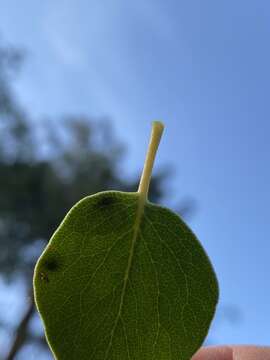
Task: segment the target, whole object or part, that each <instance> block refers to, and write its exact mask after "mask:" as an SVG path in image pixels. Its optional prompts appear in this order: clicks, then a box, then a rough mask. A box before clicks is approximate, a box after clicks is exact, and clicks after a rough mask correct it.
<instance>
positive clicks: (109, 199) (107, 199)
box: [96, 195, 116, 208]
mask: <svg viewBox="0 0 270 360" xmlns="http://www.w3.org/2000/svg"><path fill="white" fill-rule="evenodd" d="M115 202H116V199H115V197H114V196H112V195H103V196H102V197H101V198H100V199H98V200H97V202H96V207H97V208H99V207H103V206H109V205H112V204H114V203H115Z"/></svg>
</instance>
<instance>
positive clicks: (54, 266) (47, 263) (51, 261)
mask: <svg viewBox="0 0 270 360" xmlns="http://www.w3.org/2000/svg"><path fill="white" fill-rule="evenodd" d="M43 266H44V268H45V269H46V270H48V271H57V270H58V269H59V267H60V264H59V261H58V260H57V259H55V258H48V259H45V260H44V263H43Z"/></svg>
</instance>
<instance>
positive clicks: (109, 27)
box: [0, 0, 270, 344]
mask: <svg viewBox="0 0 270 360" xmlns="http://www.w3.org/2000/svg"><path fill="white" fill-rule="evenodd" d="M0 31H1V33H2V36H3V38H4V39H5V40H6V41H8V42H9V43H12V44H16V45H21V46H22V47H24V48H25V49H26V50H27V56H26V60H27V61H26V63H25V67H24V70H23V72H22V74H21V76H20V78H19V81H18V82H17V83H16V89H17V93H18V95H19V97H20V100H21V103H22V104H23V105H24V106H25V107H26V108H28V109H29V111H30V112H31V113H32V114H34V116H35V118H36V119H37V120H36V121H44V118H45V116H46V115H50V116H51V117H55V118H57V116H60V115H62V114H65V113H76V114H77V113H79V114H89V115H93V116H108V117H110V118H112V121H113V123H114V125H115V130H116V133H117V135H118V137H119V138H120V139H122V140H123V141H124V142H125V143H127V144H128V145H129V152H128V156H127V157H126V158H125V161H124V162H123V168H125V169H127V171H123V176H128V175H129V174H134V173H136V172H137V171H138V170H140V169H141V167H142V163H143V159H144V153H145V150H146V146H147V142H148V136H149V132H150V123H151V121H152V120H153V119H161V120H163V121H164V123H165V124H166V129H165V133H164V136H163V139H162V143H161V146H160V151H159V154H158V158H157V161H156V167H157V168H158V167H159V168H162V167H163V166H166V165H167V164H169V165H171V166H172V167H173V168H174V172H173V174H172V175H171V179H170V180H169V181H168V182H167V188H168V190H167V196H166V199H165V200H164V203H165V204H166V205H168V206H177V202H178V199H181V198H183V197H185V196H192V197H194V198H195V199H196V201H197V203H198V205H199V209H198V212H197V214H196V216H195V217H194V219H192V221H191V222H190V225H191V227H192V228H193V230H194V231H195V232H196V234H197V235H198V237H199V238H200V240H201V242H202V244H203V245H204V247H205V248H206V249H207V251H208V253H209V255H210V258H211V259H212V262H213V264H214V267H215V269H216V272H217V275H218V278H219V281H220V289H221V299H220V303H221V305H224V306H225V305H235V306H236V307H237V308H239V309H240V311H241V314H242V316H241V321H239V323H237V324H235V325H232V324H229V323H228V322H226V321H224V322H220V324H219V326H218V327H216V329H215V333H214V334H213V338H214V339H215V342H216V343H254V344H269V342H270V327H269V320H270V314H269V304H270V285H269V280H268V279H269V274H270V262H269V253H270V229H269V226H270V222H269V206H270V189H269V184H270V169H269V154H270V141H269V135H270V101H269V90H270V89H269V87H270V67H269V64H270V47H269V38H270V36H269V35H270V3H269V1H263V0H256V1H255V0H254V1H250V0H245V1H242V0H238V1H232V0H226V1H214V0H212V1H210V0H204V1H198V0H197V1H195V0H185V1H182V0H167V1H166V2H165V1H160V0H148V1H143V0H138V1H136V2H128V1H122V0H121V1H120V0H113V1H101V0H98V1H97V0H94V1H86V0H85V1H83V0H76V1H75V0H59V1H57V2H56V1H46V2H42V3H41V2H37V1H34V0H28V1H25V2H24V4H23V6H18V2H17V1H14V0H0Z"/></svg>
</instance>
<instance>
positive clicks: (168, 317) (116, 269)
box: [34, 192, 218, 360]
mask: <svg viewBox="0 0 270 360" xmlns="http://www.w3.org/2000/svg"><path fill="white" fill-rule="evenodd" d="M96 223H97V224H98V225H96ZM164 223H166V224H167V225H166V226H167V228H164ZM168 224H170V225H168ZM175 228H176V230H175ZM175 231H176V233H174V232H175ZM70 234H72V235H70ZM168 234H170V236H169V237H168ZM179 234H180V237H179ZM164 239H166V241H165V240H164ZM179 240H181V241H179ZM194 244H195V245H194ZM191 245H192V246H191ZM194 246H195V250H196V251H195V250H194ZM78 249H79V250H80V251H79V250H78ZM190 252H191V254H190ZM57 254H58V255H57ZM183 254H184V255H185V257H186V259H189V260H190V259H191V258H192V257H193V258H195V259H198V258H199V259H200V262H201V263H203V264H204V267H203V268H204V273H205V274H206V275H204V277H202V276H201V271H202V269H201V268H197V267H195V265H194V264H193V265H192V263H191V265H190V261H189V262H187V263H186V262H185V261H183V259H182V260H181V262H180V263H179V258H180V259H181V257H182V255H183ZM57 256H58V258H57ZM74 256H75V257H76V258H75V260H74ZM52 259H53V260H54V262H53V261H52ZM87 259H88V260H90V259H91V261H87ZM202 259H203V260H202ZM52 263H54V266H49V267H48V264H52ZM56 264H57V266H58V267H57V266H56ZM168 264H169V266H168ZM55 266H56V267H55ZM52 268H53V269H54V270H52ZM196 269H197V270H196ZM169 270H170V271H169ZM185 271H186V272H189V273H190V274H193V276H197V277H199V282H200V281H201V282H202V283H203V284H204V286H203V287H202V286H201V285H200V284H198V280H197V281H194V280H191V279H189V278H188V277H187V276H186V274H185ZM74 273H75V275H74ZM194 274H195V275H194ZM209 279H211V286H212V288H213V289H214V290H213V291H214V292H213V294H212V293H211V294H212V295H210V293H209V291H208V290H205V289H207V288H208V282H209ZM34 284H35V298H36V302H37V305H38V309H39V311H40V314H41V316H42V318H43V321H44V324H45V329H46V336H47V339H48V342H49V343H50V346H51V348H52V351H53V352H54V355H55V357H56V358H57V359H58V360H64V359H69V360H70V359H78V358H79V359H82V360H83V359H89V358H92V359H95V360H96V359H98V360H99V359H100V360H101V359H102V360H105V359H155V360H156V359H173V360H174V359H182V360H185V359H189V358H190V357H191V355H192V354H193V353H194V352H195V351H196V350H197V348H198V347H199V346H200V344H201V342H202V341H203V339H204V337H205V335H206V333H207V330H208V327H209V324H210V322H211V319H212V317H213V314H214V310H215V306H216V302H217V299H218V288H217V282H216V278H215V275H214V273H213V270H212V267H211V264H210V262H209V259H208V257H207V255H206V254H205V252H204V250H203V249H202V247H201V245H200V244H199V243H198V241H197V240H196V238H195V236H194V234H193V233H192V232H191V231H190V230H189V228H188V227H187V226H186V225H185V224H184V223H183V222H182V220H180V218H179V217H178V216H177V215H175V214H173V213H172V212H171V211H169V210H168V209H165V208H162V207H159V206H157V205H154V204H150V203H146V204H145V205H144V204H143V205H142V204H141V203H140V201H139V196H138V194H137V193H121V192H104V193H99V194H96V195H94V196H91V197H87V198H85V199H83V200H82V201H80V202H79V203H78V204H77V205H75V206H74V207H73V208H72V209H71V211H70V212H69V213H68V215H67V217H66V218H65V219H64V221H63V223H62V224H61V225H60V227H59V229H58V230H57V232H56V233H55V234H54V236H53V237H52V239H51V241H50V243H49V245H48V247H47V249H46V250H45V251H44V253H43V255H42V256H41V258H40V260H39V262H38V264H37V266H36V269H35V276H34ZM187 284H191V285H190V289H189V288H187ZM199 285H200V286H199ZM198 286H199V287H198ZM82 289H83V290H82ZM179 289H180V290H181V291H180V293H179ZM196 289H197V290H196ZM198 289H200V290H198ZM161 290H162V291H161ZM196 291H197V292H198V291H199V295H200V296H201V297H202V298H203V299H206V300H207V301H208V302H209V301H210V302H209V303H208V304H207V306H208V308H209V309H210V310H209V314H207V316H205V317H204V318H203V319H199V321H200V326H199V327H200V329H199V330H196V321H198V320H196V319H195V318H196V317H194V313H193V311H195V315H196V316H201V313H203V311H202V308H203V306H202V305H201V306H200V305H199V303H198V300H194V299H195V297H196V296H194V295H196ZM189 292H190V294H189ZM188 294H189V296H191V298H192V299H193V300H192V301H193V302H192V306H193V308H194V309H195V310H192V309H193V308H191V309H190V307H189V304H188V301H187V298H188ZM197 295H198V294H197ZM206 300H204V301H206ZM200 301H202V300H200ZM55 304H60V305H58V308H57V307H55V306H56V305H55ZM209 304H210V305H209ZM204 307H205V304H204ZM183 309H184V310H183ZM69 313H73V314H72V315H71V317H70V319H69V324H68V322H67V318H68V316H67V314H69ZM74 313H75V314H74ZM172 313H174V316H172ZM183 314H184V317H183ZM183 324H184V327H183ZM194 324H195V325H194ZM194 326H195V330H196V333H195V334H192V332H193V331H194ZM185 328H186V329H185ZM191 330H192V331H191ZM74 333H75V334H74ZM62 334H65V336H64V337H63V335H62Z"/></svg>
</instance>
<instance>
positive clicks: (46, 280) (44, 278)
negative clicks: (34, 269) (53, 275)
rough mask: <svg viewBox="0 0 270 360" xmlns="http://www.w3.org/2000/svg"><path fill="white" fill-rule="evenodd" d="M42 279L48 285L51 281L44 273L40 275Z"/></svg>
mask: <svg viewBox="0 0 270 360" xmlns="http://www.w3.org/2000/svg"><path fill="white" fill-rule="evenodd" d="M40 278H41V280H42V281H45V282H47V283H48V282H49V281H50V280H49V278H48V275H47V274H45V273H44V272H42V273H40Z"/></svg>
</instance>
